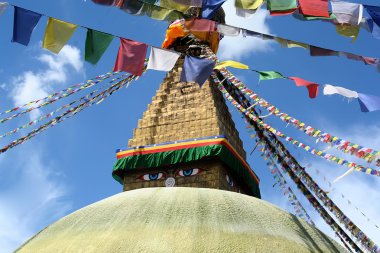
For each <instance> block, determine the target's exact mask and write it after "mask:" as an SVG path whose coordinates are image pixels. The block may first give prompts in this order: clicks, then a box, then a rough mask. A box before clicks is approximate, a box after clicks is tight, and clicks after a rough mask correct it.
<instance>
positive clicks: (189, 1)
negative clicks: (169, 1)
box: [173, 0, 202, 7]
mask: <svg viewBox="0 0 380 253" xmlns="http://www.w3.org/2000/svg"><path fill="white" fill-rule="evenodd" d="M173 2H176V3H179V4H182V5H188V6H192V7H202V0H173Z"/></svg>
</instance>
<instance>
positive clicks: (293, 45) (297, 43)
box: [287, 40, 309, 49]
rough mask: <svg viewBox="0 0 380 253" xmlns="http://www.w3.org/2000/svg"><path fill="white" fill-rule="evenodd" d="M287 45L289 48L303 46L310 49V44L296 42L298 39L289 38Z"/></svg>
mask: <svg viewBox="0 0 380 253" xmlns="http://www.w3.org/2000/svg"><path fill="white" fill-rule="evenodd" d="M287 44H288V45H287V46H288V48H293V47H302V48H305V49H308V48H309V45H307V44H305V43H301V42H296V41H291V40H288V41H287Z"/></svg>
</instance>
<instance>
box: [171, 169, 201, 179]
mask: <svg viewBox="0 0 380 253" xmlns="http://www.w3.org/2000/svg"><path fill="white" fill-rule="evenodd" d="M201 172H203V170H202V169H197V168H192V169H187V170H178V171H177V173H176V176H180V177H191V176H194V175H197V174H199V173H201Z"/></svg>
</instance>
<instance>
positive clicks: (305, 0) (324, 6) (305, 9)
mask: <svg viewBox="0 0 380 253" xmlns="http://www.w3.org/2000/svg"><path fill="white" fill-rule="evenodd" d="M298 2H299V5H300V7H299V9H300V13H301V14H303V15H305V16H314V17H325V18H329V17H330V13H329V3H328V0H298Z"/></svg>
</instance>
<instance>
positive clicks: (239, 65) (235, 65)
mask: <svg viewBox="0 0 380 253" xmlns="http://www.w3.org/2000/svg"><path fill="white" fill-rule="evenodd" d="M226 67H232V68H236V69H249V67H248V66H247V65H245V64H243V63H240V62H237V61H231V60H228V61H223V62H220V63H218V64H217V65H216V66H215V68H214V69H221V68H226Z"/></svg>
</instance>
